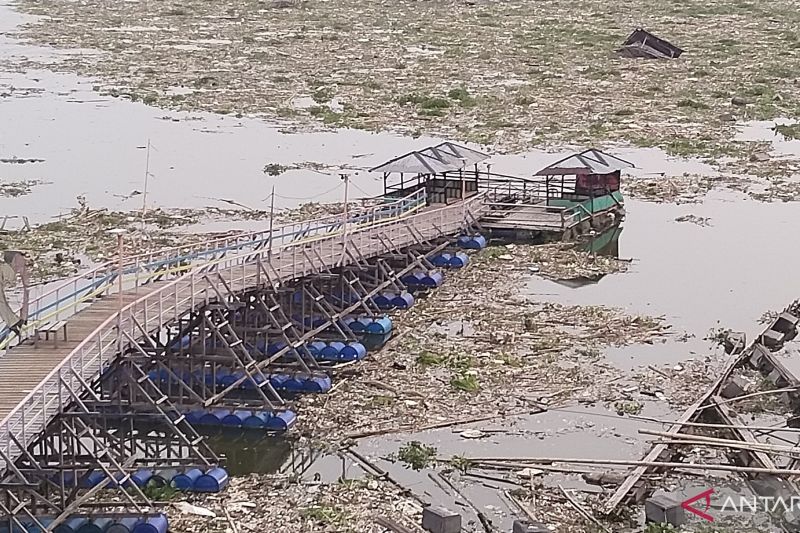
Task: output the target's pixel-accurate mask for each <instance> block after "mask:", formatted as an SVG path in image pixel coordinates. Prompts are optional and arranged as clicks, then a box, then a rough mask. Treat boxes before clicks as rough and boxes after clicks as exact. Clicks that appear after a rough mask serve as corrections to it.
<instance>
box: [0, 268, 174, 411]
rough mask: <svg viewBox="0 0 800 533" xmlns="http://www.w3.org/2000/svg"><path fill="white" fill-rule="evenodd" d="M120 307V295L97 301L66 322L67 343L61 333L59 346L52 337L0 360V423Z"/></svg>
mask: <svg viewBox="0 0 800 533" xmlns="http://www.w3.org/2000/svg"><path fill="white" fill-rule="evenodd" d="M165 284H166V282H158V283H154V284H152V285H144V286H141V287H138V288H137V289H132V290H130V291H125V292H123V294H122V302H123V305H128V304H130V303H132V302H134V301H136V300H138V299H139V298H141V297H142V296H145V295H147V294H149V293H150V292H153V291H155V290H157V289H159V288H160V287H162V286H163V285H165ZM118 308H119V297H118V295H117V294H114V295H110V296H105V297H103V298H98V299H97V300H95V301H94V302H92V304H91V305H90V306H89V307H87V308H85V309H83V310H82V311H79V312H78V313H77V314H75V315H73V316H72V317H70V318H68V319H66V320H64V321H65V322H66V323H67V340H66V341H64V338H63V336H62V333H61V332H59V334H58V336H59V338H58V346H57V347H56V343H55V341H54V339H53V336H52V335H51V336H50V340H49V341H45V340H44V339H42V340H40V341H39V343H38V346H35V347H34V345H33V339H28V340H26V341H25V342H23V343H22V344H19V345H17V346H14V347H13V348H12V349H10V350H8V353H6V355H5V356H4V357H0V420H2V419H3V418H5V417H6V416H7V415H8V414H9V413H10V412H11V410H12V409H13V408H14V407H16V406H17V405H18V404H19V403H20V402H22V400H24V399H25V397H26V396H27V395H28V393H30V392H31V390H32V389H33V388H35V387H36V385H38V384H39V383H40V382H41V381H42V380H44V378H45V377H47V375H48V374H49V373H50V372H51V371H52V370H53V369H54V368H55V367H56V366H58V365H59V363H61V361H63V360H64V358H65V357H67V356H68V355H69V354H70V353H71V352H72V350H74V349H75V348H76V347H77V346H78V345H79V344H80V343H81V341H83V339H85V338H86V337H87V336H88V335H89V334H90V333H92V332H93V331H94V330H95V329H97V327H98V326H100V325H101V324H102V323H103V322H105V321H106V320H107V319H108V318H109V317H111V316H113V315H114V313H116V312H117V309H118Z"/></svg>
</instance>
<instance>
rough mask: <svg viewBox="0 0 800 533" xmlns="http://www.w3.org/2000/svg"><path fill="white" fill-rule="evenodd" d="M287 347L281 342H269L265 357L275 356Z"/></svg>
mask: <svg viewBox="0 0 800 533" xmlns="http://www.w3.org/2000/svg"><path fill="white" fill-rule="evenodd" d="M287 346H289V345H288V344H286V343H285V342H283V341H276V342H271V343H269V346H267V355H275V354H276V353H278V352H280V351H281V350H283V349H284V348H286V347H287Z"/></svg>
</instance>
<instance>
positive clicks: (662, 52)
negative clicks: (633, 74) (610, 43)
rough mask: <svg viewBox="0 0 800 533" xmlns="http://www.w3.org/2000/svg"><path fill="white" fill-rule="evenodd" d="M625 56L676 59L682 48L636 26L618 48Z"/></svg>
mask: <svg viewBox="0 0 800 533" xmlns="http://www.w3.org/2000/svg"><path fill="white" fill-rule="evenodd" d="M618 51H619V52H620V53H621V54H622V55H623V56H626V57H652V58H656V59H661V58H667V59H670V58H672V59H677V58H678V57H680V55H681V54H682V53H683V50H681V49H680V48H678V47H677V46H675V45H674V44H672V43H671V42H669V41H666V40H664V39H661V38H660V37H656V36H655V35H653V34H652V33H650V32H649V31H647V30H643V29H641V28H637V29H635V30H634V31H633V33H631V34H630V36H628V38H627V39H626V40H625V42H624V43H622V48H620V49H619V50H618Z"/></svg>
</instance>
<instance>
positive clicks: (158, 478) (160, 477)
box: [148, 468, 180, 487]
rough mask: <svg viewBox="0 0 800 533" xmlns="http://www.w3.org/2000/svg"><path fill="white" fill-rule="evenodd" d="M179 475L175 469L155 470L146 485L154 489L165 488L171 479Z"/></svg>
mask: <svg viewBox="0 0 800 533" xmlns="http://www.w3.org/2000/svg"><path fill="white" fill-rule="evenodd" d="M179 473H180V472H178V470H177V469H175V468H169V469H166V470H156V471H155V472H154V473H153V477H151V478H150V481H149V482H148V483H149V484H150V485H153V486H155V487H166V486H167V485H169V484H170V483H172V478H174V477H175V476H177V475H178V474H179Z"/></svg>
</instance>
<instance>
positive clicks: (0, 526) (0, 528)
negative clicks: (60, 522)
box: [0, 517, 53, 533]
mask: <svg viewBox="0 0 800 533" xmlns="http://www.w3.org/2000/svg"><path fill="white" fill-rule="evenodd" d="M37 519H38V520H39V523H41V524H42V525H43V526H44V527H45V528H47V527H50V524H52V523H53V519H52V518H41V517H38V518H37ZM23 524H24V525H25V531H27V533H44V529H42V528H41V527H39V526H37V525H36V524H31V523H25V522H23ZM18 529H19V528H16V527H15V528H14V530H15V531H16V530H18ZM7 531H8V526H6V524H5V522H0V532H2V533H6V532H7Z"/></svg>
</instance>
